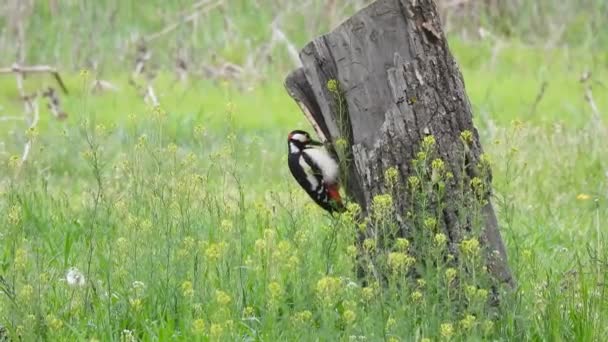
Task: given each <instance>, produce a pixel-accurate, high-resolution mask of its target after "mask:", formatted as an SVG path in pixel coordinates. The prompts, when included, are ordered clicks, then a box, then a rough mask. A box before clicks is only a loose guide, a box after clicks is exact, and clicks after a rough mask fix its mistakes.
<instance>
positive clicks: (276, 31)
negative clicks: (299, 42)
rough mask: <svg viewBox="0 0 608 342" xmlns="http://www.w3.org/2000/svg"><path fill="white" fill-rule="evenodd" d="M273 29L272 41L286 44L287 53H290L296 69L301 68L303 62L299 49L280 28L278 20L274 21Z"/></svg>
mask: <svg viewBox="0 0 608 342" xmlns="http://www.w3.org/2000/svg"><path fill="white" fill-rule="evenodd" d="M271 27H272V41H273V42H274V41H275V40H278V41H280V42H282V43H283V44H285V46H286V47H287V53H289V57H290V58H291V61H292V62H293V64H294V66H295V67H296V68H297V67H299V66H301V65H302V62H301V61H300V55H299V54H298V49H297V48H296V47H295V45H294V44H293V43H292V42H291V41H290V40H289V39H287V36H286V35H285V33H283V31H282V30H281V29H280V28H279V24H278V18H277V19H275V20H273V21H272V25H271Z"/></svg>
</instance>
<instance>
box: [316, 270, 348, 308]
mask: <svg viewBox="0 0 608 342" xmlns="http://www.w3.org/2000/svg"><path fill="white" fill-rule="evenodd" d="M341 290H342V285H341V282H340V279H338V278H336V277H329V276H326V277H323V278H321V279H319V281H318V282H317V297H318V298H319V300H320V301H321V302H322V303H323V304H325V305H328V306H329V305H333V304H334V303H335V302H336V301H337V300H338V297H339V296H340V294H341Z"/></svg>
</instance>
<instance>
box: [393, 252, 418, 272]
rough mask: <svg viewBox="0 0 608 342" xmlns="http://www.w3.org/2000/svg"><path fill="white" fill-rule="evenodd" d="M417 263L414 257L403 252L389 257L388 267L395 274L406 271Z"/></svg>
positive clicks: (394, 253)
mask: <svg viewBox="0 0 608 342" xmlns="http://www.w3.org/2000/svg"><path fill="white" fill-rule="evenodd" d="M415 261H416V259H414V257H411V256H409V255H407V254H405V253H401V252H392V253H389V255H388V266H389V267H390V268H391V269H392V270H393V272H403V271H406V270H407V269H408V268H409V267H410V266H411V265H413V264H414V262H415Z"/></svg>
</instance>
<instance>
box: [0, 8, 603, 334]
mask: <svg viewBox="0 0 608 342" xmlns="http://www.w3.org/2000/svg"><path fill="white" fill-rule="evenodd" d="M70 3H71V2H70ZM100 3H101V4H103V3H104V2H100ZM121 3H122V4H124V5H118V3H116V4H115V5H116V6H126V7H125V8H120V10H118V11H117V13H118V14H117V17H118V19H116V22H117V23H123V25H122V26H120V25H119V26H117V28H116V29H110V28H106V29H102V30H101V31H100V33H99V35H100V38H99V39H97V40H95V42H94V44H95V46H89V47H88V48H85V49H83V51H85V53H81V52H79V51H80V50H79V51H76V50H77V49H76V47H78V46H80V47H82V46H83V45H84V46H86V44H84V43H83V45H77V43H75V42H73V41H70V40H69V39H66V38H65V36H61V35H60V34H56V35H54V36H53V35H48V34H47V32H66V31H67V30H68V26H70V25H73V24H74V22H71V21H69V20H68V19H67V17H69V16H70V15H76V16H77V15H80V16H81V17H83V15H85V18H90V19H91V20H92V21H94V20H95V19H98V18H97V17H96V15H99V13H106V12H105V7H103V6H104V5H91V8H89V7H87V8H85V9H84V10H83V8H82V6H81V7H78V6H76V5H73V6H72V7H68V9H69V11H67V12H66V13H62V14H61V15H60V17H61V18H63V19H64V20H53V21H51V20H48V18H49V17H50V16H51V15H52V14H51V9H50V8H46V7H45V6H42V7H41V8H37V10H38V11H40V12H34V15H33V16H32V17H31V19H30V24H29V25H30V26H29V27H30V29H29V34H30V35H29V36H30V41H29V42H30V50H31V51H30V50H28V56H29V60H30V61H31V62H32V63H53V64H55V63H57V64H59V65H66V67H65V68H63V71H64V73H63V77H64V78H65V81H66V84H67V87H68V89H69V94H68V95H62V96H61V100H62V108H63V110H65V112H66V113H67V114H68V117H67V118H66V119H65V120H57V119H56V118H54V117H53V116H52V115H51V114H50V112H49V109H48V108H46V106H45V105H44V102H40V103H41V104H40V120H39V122H38V124H37V125H36V126H35V127H33V128H31V129H28V125H27V123H26V122H25V121H24V120H23V119H22V115H23V114H22V112H23V103H22V101H21V100H20V99H19V93H18V90H17V88H16V87H15V79H14V77H12V76H0V77H2V78H0V213H1V214H0V341H3V340H10V339H12V340H19V338H21V340H25V341H32V340H50V341H74V340H83V341H84V340H86V341H111V340H112V341H113V340H117V341H139V340H142V341H151V340H161V341H165V340H183V341H191V340H201V341H207V340H209V341H233V340H246V341H253V340H255V341H258V340H259V341H338V340H339V341H379V340H385V341H387V340H388V341H442V340H457V341H458V340H461V341H481V340H497V341H502V340H505V341H512V340H516V341H519V340H534V341H561V340H566V341H572V340H575V341H601V340H603V339H604V338H605V336H608V293H607V290H608V279H606V278H607V274H608V272H606V268H607V267H608V242H607V240H606V239H605V238H606V222H607V221H606V220H607V219H608V208H607V206H608V201H607V194H608V188H607V186H608V165H606V161H607V160H608V149H606V141H607V139H608V127H607V126H606V124H605V122H606V120H608V116H607V115H606V112H607V111H608V96H606V95H608V89H607V87H608V84H606V83H605V80H606V79H608V48H606V46H607V45H603V42H604V41H605V37H604V36H597V37H596V36H595V34H590V33H589V32H590V31H589V32H588V30H587V28H589V27H591V26H584V25H586V24H587V23H591V24H589V25H592V24H593V23H596V21H594V20H598V19H597V18H600V19H601V16H600V15H598V13H597V12H594V11H592V10H591V9H593V8H591V9H589V8H587V9H588V11H586V12H585V11H584V9H583V10H581V13H579V15H580V16H584V17H583V18H586V19H588V20H587V21H585V20H583V19H578V18H579V17H578V16H575V18H577V19H576V20H575V22H574V24H573V25H572V26H568V28H567V29H566V30H565V31H564V32H566V33H565V34H564V37H563V41H562V40H560V41H558V42H556V43H555V44H551V46H547V45H544V44H541V43H539V42H540V41H543V38H542V37H539V38H537V40H531V39H527V38H526V37H525V36H526V34H528V33H529V31H527V30H526V26H525V25H523V24H522V23H521V22H510V24H512V25H515V26H514V27H515V29H514V30H513V31H514V32H515V33H512V34H511V35H509V36H506V35H500V34H499V33H500V30H499V28H500V25H498V24H497V23H495V22H493V21H491V20H490V19H491V18H490V19H484V20H485V21H483V22H484V23H485V24H487V25H496V26H488V27H489V30H490V31H493V32H495V34H494V35H490V36H485V37H481V38H476V39H470V38H467V37H468V36H467V35H464V34H462V33H461V32H460V31H458V30H455V31H453V32H451V33H450V34H449V35H448V37H449V44H450V48H451V50H452V53H453V54H454V55H455V57H456V60H457V61H458V63H459V65H460V67H461V70H462V72H463V75H464V79H465V84H466V90H467V93H468V95H469V98H470V100H471V102H472V105H473V108H474V120H475V123H476V126H477V128H478V130H479V134H480V137H481V140H482V145H483V147H484V150H485V153H486V155H487V156H488V157H489V160H491V167H492V174H493V184H492V185H493V188H494V195H493V199H492V200H493V202H494V205H495V208H496V210H497V213H498V220H499V223H500V229H501V233H502V236H503V239H504V240H505V243H506V246H507V250H508V257H509V264H510V266H511V268H512V271H513V273H514V276H515V278H516V280H517V286H516V288H514V289H502V290H501V291H500V304H499V305H498V306H496V305H493V304H491V303H489V301H488V296H489V292H491V289H490V288H489V287H487V286H486V287H484V285H483V284H485V283H484V282H483V281H482V280H480V281H479V282H471V283H470V284H469V285H467V283H466V282H462V283H461V284H458V285H457V286H456V287H458V290H454V286H455V285H454V282H453V280H454V279H455V278H456V277H458V275H459V273H460V272H462V269H461V268H458V267H456V268H452V267H451V266H449V265H447V264H436V265H434V267H431V268H429V270H428V272H425V273H424V274H423V277H422V278H420V279H418V280H417V281H415V282H414V281H411V279H409V278H408V277H406V276H404V274H402V273H400V272H399V269H401V268H404V267H406V266H404V265H406V264H409V263H410V262H411V263H416V264H421V265H422V264H425V260H410V259H407V256H408V254H407V253H408V247H409V244H410V242H409V241H400V242H399V246H397V247H396V248H397V249H396V250H395V252H394V253H395V254H393V253H390V254H392V257H391V256H390V255H389V256H388V257H389V259H390V260H393V261H390V260H389V261H388V263H389V265H392V266H395V267H392V269H393V270H394V272H395V274H393V275H392V277H391V278H390V281H388V285H382V284H379V283H378V282H374V280H375V279H374V278H373V277H372V278H370V279H367V281H366V282H365V283H363V282H362V281H361V279H358V278H357V274H356V262H357V259H356V254H357V247H356V236H357V230H358V225H357V224H356V222H355V221H354V219H353V217H352V215H351V214H352V211H355V210H356V209H355V208H352V207H351V212H348V213H347V214H344V215H342V216H340V217H331V216H329V215H327V214H326V213H325V212H323V211H322V209H320V208H318V207H316V206H315V205H314V203H312V202H311V201H310V200H309V198H308V197H307V195H306V194H305V193H304V192H303V191H302V190H301V189H300V188H299V187H298V186H297V185H296V183H295V181H294V180H293V179H292V178H291V175H290V174H289V171H288V168H287V146H286V145H287V144H286V138H287V134H288V133H289V132H290V131H291V130H292V129H296V128H303V129H306V130H309V131H312V130H311V129H310V126H309V124H308V123H307V122H306V120H305V119H304V117H303V116H302V115H301V113H300V111H299V109H298V107H297V106H296V105H295V103H293V101H292V100H291V99H290V98H289V96H288V95H287V93H286V92H285V90H284V88H283V85H282V82H283V79H284V77H285V75H286V74H287V72H288V71H289V70H290V68H291V67H292V66H291V64H290V60H289V56H288V53H287V52H285V51H286V50H287V47H286V46H284V45H281V44H277V45H276V46H273V47H272V49H270V50H269V51H271V52H270V54H271V55H272V56H275V59H274V61H273V62H272V63H266V64H263V65H261V66H260V68H259V70H257V72H254V71H249V73H248V72H247V71H246V72H244V73H243V74H244V75H242V77H239V78H218V79H209V78H205V77H198V76H194V75H193V76H191V77H189V78H188V79H187V80H186V81H180V80H178V79H177V77H176V74H175V73H174V72H173V68H172V64H171V62H170V56H171V53H169V52H167V51H170V50H171V49H173V48H175V49H176V50H180V47H175V46H174V45H172V44H177V45H184V46H191V49H190V50H188V51H190V52H189V53H195V52H196V51H207V53H209V52H208V50H213V49H215V48H216V45H218V47H217V50H218V51H219V52H218V56H219V57H216V58H222V59H224V60H227V61H231V62H232V63H236V64H239V65H241V64H246V61H247V54H246V53H243V51H244V50H246V49H249V48H251V47H252V46H257V45H260V44H262V43H261V42H263V41H264V39H265V38H267V37H268V36H269V35H271V32H269V31H267V30H262V29H259V30H256V28H257V26H256V24H260V23H264V22H268V21H272V19H273V17H274V13H272V10H271V9H269V8H265V7H263V6H262V8H263V10H260V5H259V4H258V5H254V3H255V4H257V2H247V1H243V2H240V1H239V2H235V6H237V7H239V6H240V7H243V8H244V7H247V6H252V8H253V9H257V10H259V11H260V13H259V15H258V16H256V18H255V19H252V17H253V16H245V15H241V16H238V15H236V14H234V15H232V16H229V15H228V14H226V13H229V14H230V13H237V12H236V11H235V12H230V11H228V12H226V13H224V15H226V16H228V17H229V18H231V19H232V21H231V24H230V25H232V26H230V25H229V26H228V27H229V28H228V29H226V26H224V22H225V20H222V18H221V17H220V16H219V15H213V14H209V18H210V21H209V23H208V24H206V25H207V26H204V25H203V24H201V25H202V26H204V27H206V28H207V29H200V30H199V31H196V32H198V34H199V35H198V36H194V35H192V37H191V36H190V34H192V33H191V32H190V31H188V30H187V29H178V30H177V32H176V33H175V35H176V36H177V37H179V38H180V39H178V40H175V41H173V40H172V39H171V38H170V37H175V36H170V37H167V38H163V39H166V40H167V42H162V43H159V44H158V45H160V46H161V47H165V48H166V50H162V48H160V47H159V46H153V47H151V49H154V51H156V52H157V55H156V56H158V59H155V60H154V63H158V64H159V65H160V67H158V72H157V74H156V75H155V77H154V78H153V80H152V81H151V82H152V83H151V84H152V85H153V87H154V89H155V91H156V94H157V97H158V101H159V105H156V106H154V105H151V104H149V103H146V102H145V101H144V100H143V99H142V96H141V94H140V92H139V91H138V90H137V89H136V88H135V87H133V86H131V85H130V83H129V82H128V75H129V74H130V73H131V71H132V66H131V64H128V63H131V61H132V59H133V58H132V54H129V53H127V52H124V55H121V54H112V53H109V52H107V51H111V48H112V47H116V46H118V45H119V44H118V42H120V38H121V37H124V36H128V35H129V34H130V33H132V27H131V26H129V25H127V24H126V23H127V22H128V19H129V18H132V17H133V16H141V18H140V20H139V21H137V22H135V21H134V22H131V24H130V25H132V26H133V27H136V28H137V29H138V30H141V31H144V32H150V31H151V32H155V31H157V30H158V29H159V27H158V26H154V23H155V21H154V16H155V15H157V14H158V13H157V11H155V10H154V7H153V6H150V7H146V6H144V7H143V9H145V10H142V11H138V9H136V8H135V7H136V5H135V4H136V2H130V1H125V2H121ZM175 3H176V4H177V3H179V4H177V5H174V6H175V8H169V7H171V6H173V5H171V6H170V5H167V7H166V8H165V10H166V12H168V13H171V12H172V11H173V12H176V11H178V9H180V8H182V7H184V6H185V4H182V3H181V2H175ZM237 3H238V5H236V4H237ZM280 3H281V6H283V7H280V6H279V7H278V8H287V7H288V8H289V11H291V12H289V11H287V12H286V13H287V15H286V16H285V17H286V18H287V19H291V20H287V19H285V18H284V20H283V23H288V24H284V30H285V32H286V34H287V35H288V36H289V37H291V39H292V40H293V42H294V44H295V45H297V46H298V47H301V46H302V45H303V44H304V43H305V42H306V41H307V40H309V39H310V38H312V36H313V35H314V34H319V33H321V32H323V30H327V29H329V27H330V26H331V25H332V24H333V25H335V24H337V22H334V21H331V20H325V21H324V20H321V19H319V20H320V22H321V24H319V25H318V26H317V27H315V28H314V29H310V28H308V27H309V25H307V24H306V18H305V17H303V16H298V14H297V11H298V8H292V7H290V5H289V4H286V3H283V2H280ZM312 3H313V4H317V2H314V1H313V2H312ZM362 3H363V2H361V4H360V3H359V2H356V1H353V2H352V6H351V7H352V8H350V7H349V8H345V9H343V12H341V13H342V14H341V15H347V14H348V13H352V10H353V9H354V8H356V7H360V6H361V5H362ZM539 3H545V2H542V1H541V2H539ZM564 3H569V2H567V1H566V2H564ZM589 3H590V4H591V3H592V2H591V1H589ZM593 4H594V6H597V7H596V8H595V9H600V10H604V9H605V7H601V6H603V5H601V2H597V4H595V3H593ZM95 6H100V7H99V8H101V9H103V11H102V10H99V11H97V10H96V9H95V8H92V7H95ZM108 6H109V5H108ZM255 6H257V7H255ZM85 7H86V6H85ZM311 8H313V9H314V10H315V11H316V12H314V11H313V12H309V14H310V13H312V14H314V15H319V16H320V13H321V12H322V7H321V6H320V5H319V6H316V7H315V6H312V7H311ZM140 9H141V8H140ZM70 11H72V12H70ZM526 13H527V12H526ZM600 13H605V12H601V11H600ZM585 15H586V16H585ZM64 16H65V17H64ZM594 18H595V19H594ZM528 19H529V21H528V22H533V20H532V18H531V17H530V18H528ZM521 20H523V19H521ZM600 22H601V21H600ZM457 24H458V21H455V22H452V25H457ZM62 25H63V26H62ZM89 25H93V24H91V23H90V22H89V21H87V22H86V23H84V24H83V25H82V27H81V28H80V31H78V30H75V32H76V31H77V33H75V36H76V37H86V33H87V32H88V31H87V30H89V29H91V27H90V26H89ZM70 27H72V26H70ZM304 27H306V29H303V28H304ZM494 27H496V30H494ZM160 28H162V25H161V27H160ZM298 28H301V29H302V30H298ZM518 29H519V30H518ZM193 30H194V29H193ZM311 30H314V31H312V32H311ZM248 32H250V33H251V37H250V38H251V39H250V40H249V41H248V40H246V39H243V36H245V35H246V34H247V33H248ZM80 34H81V35H80ZM230 34H232V35H230ZM539 34H540V33H539ZM79 39H80V38H78V39H75V40H76V41H79ZM190 40H191V43H188V42H189V41H190ZM222 40H225V41H224V43H223V44H222V43H221V42H222ZM176 42H178V43H176ZM200 42H205V43H206V44H208V45H204V44H202V43H200ZM38 43H39V46H38V47H37V48H36V47H32V46H35V45H36V44H38ZM197 44H201V45H197ZM213 44H216V45H213ZM497 46H499V48H497ZM121 49H122V46H121ZM121 51H122V50H121ZM125 51H129V50H128V49H126V48H125ZM158 51H160V52H158ZM87 54H88V55H87ZM85 55H86V56H85ZM91 56H93V57H92V59H96V62H95V63H90V61H91V58H90V57H91ZM113 58H116V59H117V61H115V62H114V63H113V62H112V59H113ZM205 58H207V56H206V55H205V56H202V57H201V59H205ZM209 58H212V57H209ZM0 60H2V61H3V63H4V62H6V63H9V62H8V61H9V60H10V59H9V57H7V56H2V58H0ZM49 60H50V61H49ZM87 61H89V62H87ZM127 64H128V66H127V67H125V65H127ZM97 78H101V79H104V80H108V81H109V82H111V83H112V84H113V85H115V86H116V88H117V90H115V91H113V90H104V91H94V90H92V88H91V84H92V83H93V82H94V81H95V80H96V79H97ZM52 84H53V81H52V80H51V79H49V78H47V77H45V76H43V75H36V76H32V77H28V78H27V79H26V80H25V87H26V90H27V91H28V92H30V91H34V90H36V89H39V88H40V87H43V86H48V85H52ZM28 141H31V142H32V149H31V152H30V154H29V156H28V159H27V161H26V162H22V160H21V156H22V153H23V148H24V146H25V145H26V143H27V142H28ZM378 212H379V213H382V212H383V210H382V208H380V209H379V211H378ZM380 216H381V215H380ZM384 219H387V218H380V220H384ZM421 229H423V228H421ZM443 242H445V241H443ZM373 243H374V242H373V241H371V242H370V243H369V244H367V245H366V247H365V248H366V249H368V251H370V250H372V249H373V248H374V246H375V245H374V244H373ZM428 246H429V249H433V250H432V251H429V255H435V254H433V253H443V252H442V251H441V247H442V241H441V237H440V236H437V235H432V236H430V238H429V243H428ZM434 248H435V249H437V250H434ZM475 253H476V251H475V250H474V248H473V250H471V254H475ZM400 257H403V258H400ZM471 260H476V259H474V258H473V259H471ZM482 268H483V267H482ZM480 278H481V275H480ZM452 291H453V292H452ZM462 303H466V305H462Z"/></svg>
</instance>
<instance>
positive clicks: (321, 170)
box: [287, 130, 345, 213]
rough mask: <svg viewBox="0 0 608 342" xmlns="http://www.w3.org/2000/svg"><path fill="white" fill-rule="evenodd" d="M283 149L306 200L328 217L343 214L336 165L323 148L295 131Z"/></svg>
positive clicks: (305, 134) (306, 135)
mask: <svg viewBox="0 0 608 342" xmlns="http://www.w3.org/2000/svg"><path fill="white" fill-rule="evenodd" d="M287 145H288V147H289V158H288V163H289V170H290V171H291V174H292V175H293V177H294V178H295V179H296V181H297V182H298V183H299V184H300V186H301V187H302V188H303V189H304V190H305V191H306V193H307V194H308V195H309V196H310V198H312V199H313V200H314V201H315V202H316V203H317V204H318V205H319V206H321V207H322V208H323V209H325V210H327V211H328V212H330V213H332V212H334V211H337V212H343V211H344V210H345V208H344V205H343V204H342V198H341V197H340V185H339V182H338V173H339V168H338V164H337V163H336V161H335V160H334V159H333V158H332V157H331V156H330V155H329V153H327V150H326V149H325V148H324V147H323V144H322V143H320V142H318V141H314V140H312V139H311V138H310V135H309V134H308V133H307V132H305V131H301V130H295V131H292V132H291V133H289V135H288V136H287Z"/></svg>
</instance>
